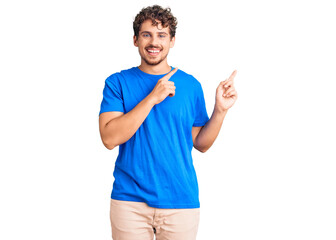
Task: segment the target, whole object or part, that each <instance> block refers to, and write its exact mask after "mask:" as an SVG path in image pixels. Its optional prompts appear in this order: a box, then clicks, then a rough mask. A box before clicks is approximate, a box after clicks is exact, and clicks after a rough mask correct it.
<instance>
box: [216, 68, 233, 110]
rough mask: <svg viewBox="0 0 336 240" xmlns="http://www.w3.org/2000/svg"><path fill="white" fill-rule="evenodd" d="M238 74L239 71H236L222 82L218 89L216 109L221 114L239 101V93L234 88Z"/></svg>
mask: <svg viewBox="0 0 336 240" xmlns="http://www.w3.org/2000/svg"><path fill="white" fill-rule="evenodd" d="M236 74H237V70H234V71H233V73H232V74H231V76H230V77H229V78H228V79H226V80H225V81H222V82H221V83H220V84H219V86H218V87H217V89H216V103H215V109H216V110H218V111H220V112H223V111H227V110H228V109H229V108H230V107H232V106H233V104H234V103H235V102H236V100H237V97H238V95H237V91H236V90H235V88H234V86H233V79H234V78H235V76H236Z"/></svg>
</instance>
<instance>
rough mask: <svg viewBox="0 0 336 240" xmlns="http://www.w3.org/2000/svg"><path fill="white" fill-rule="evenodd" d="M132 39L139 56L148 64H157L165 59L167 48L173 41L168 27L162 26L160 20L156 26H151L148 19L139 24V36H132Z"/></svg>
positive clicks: (170, 46) (172, 44)
mask: <svg viewBox="0 0 336 240" xmlns="http://www.w3.org/2000/svg"><path fill="white" fill-rule="evenodd" d="M158 22H159V21H158ZM133 40H134V46H136V47H138V49H139V53H140V56H141V58H142V59H143V60H144V61H145V62H146V63H147V64H148V65H158V64H159V63H161V62H162V61H163V60H165V59H166V57H167V55H168V52H169V48H172V47H173V46H174V43H175V37H173V38H172V39H171V38H170V33H169V27H166V28H163V27H162V25H161V23H160V22H159V24H158V25H157V26H153V25H152V21H151V20H150V19H147V20H146V21H144V22H143V23H142V24H141V27H140V31H139V37H138V39H136V36H134V38H133Z"/></svg>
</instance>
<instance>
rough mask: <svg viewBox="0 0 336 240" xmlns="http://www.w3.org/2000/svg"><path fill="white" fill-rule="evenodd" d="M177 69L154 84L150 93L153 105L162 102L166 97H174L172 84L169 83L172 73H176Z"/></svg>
mask: <svg viewBox="0 0 336 240" xmlns="http://www.w3.org/2000/svg"><path fill="white" fill-rule="evenodd" d="M176 71H177V68H175V69H174V70H173V71H171V72H169V73H168V74H166V75H165V76H164V77H163V78H161V79H159V81H158V82H157V83H156V85H155V87H154V89H153V90H152V92H151V93H150V95H151V97H152V99H153V101H154V104H159V103H160V102H162V101H163V100H164V99H165V98H166V97H167V96H168V95H169V97H173V96H174V95H175V89H176V87H175V86H174V82H172V81H169V79H170V78H171V76H173V74H174V73H176Z"/></svg>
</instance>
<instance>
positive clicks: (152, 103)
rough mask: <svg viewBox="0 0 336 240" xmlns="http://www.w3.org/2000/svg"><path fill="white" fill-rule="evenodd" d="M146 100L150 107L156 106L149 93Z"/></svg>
mask: <svg viewBox="0 0 336 240" xmlns="http://www.w3.org/2000/svg"><path fill="white" fill-rule="evenodd" d="M146 100H147V102H148V103H149V104H150V105H151V106H152V107H154V106H155V105H156V101H155V98H154V97H153V96H152V94H151V93H150V94H149V95H148V96H147V97H146Z"/></svg>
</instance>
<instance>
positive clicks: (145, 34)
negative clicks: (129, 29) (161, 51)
mask: <svg viewBox="0 0 336 240" xmlns="http://www.w3.org/2000/svg"><path fill="white" fill-rule="evenodd" d="M142 36H143V37H150V35H149V34H148V33H144V34H142Z"/></svg>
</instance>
